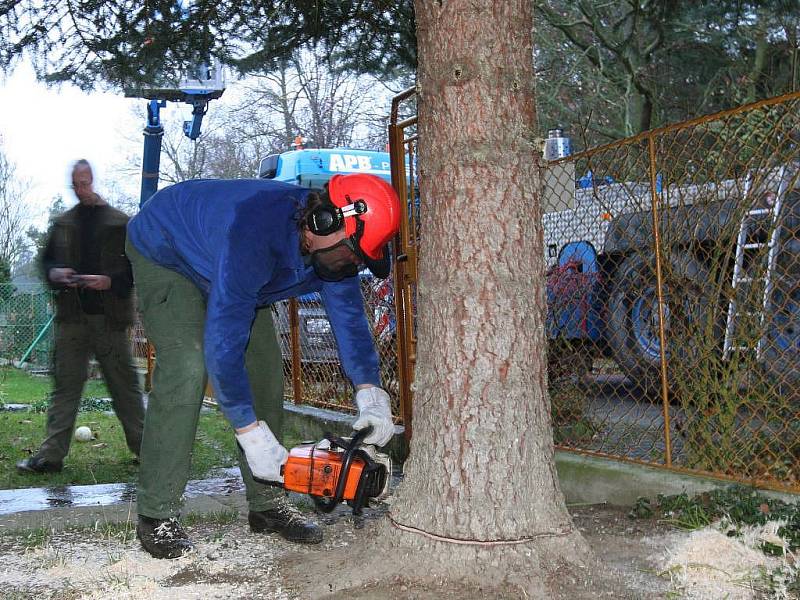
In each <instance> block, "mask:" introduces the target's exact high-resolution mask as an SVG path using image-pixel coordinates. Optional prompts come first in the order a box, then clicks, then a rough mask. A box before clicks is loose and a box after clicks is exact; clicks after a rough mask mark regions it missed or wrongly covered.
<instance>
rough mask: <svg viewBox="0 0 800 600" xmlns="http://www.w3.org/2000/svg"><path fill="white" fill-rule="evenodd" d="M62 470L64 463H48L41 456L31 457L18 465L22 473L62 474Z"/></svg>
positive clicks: (18, 469)
mask: <svg viewBox="0 0 800 600" xmlns="http://www.w3.org/2000/svg"><path fill="white" fill-rule="evenodd" d="M62 468H63V465H62V463H60V462H57V463H56V462H48V461H46V460H45V459H43V458H42V457H40V456H31V457H30V458H26V459H25V460H21V461H19V462H18V463H17V471H19V472H20V473H60V472H61V469H62Z"/></svg>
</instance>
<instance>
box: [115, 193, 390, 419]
mask: <svg viewBox="0 0 800 600" xmlns="http://www.w3.org/2000/svg"><path fill="white" fill-rule="evenodd" d="M308 192H309V190H308V189H306V188H302V187H299V186H296V185H291V184H288V183H283V182H279V181H272V180H265V179H239V180H217V179H201V180H190V181H185V182H182V183H178V184H175V185H172V186H170V187H168V188H165V189H163V190H160V191H159V192H157V193H156V194H155V195H153V197H152V198H150V199H149V200H148V201H147V202H146V203H145V205H144V206H143V207H142V209H141V210H140V212H139V214H137V215H136V216H135V217H133V218H132V219H131V221H130V223H129V225H128V239H129V241H130V242H131V243H132V244H133V246H134V247H135V248H136V249H137V250H138V251H139V252H140V253H141V254H142V255H143V256H144V257H146V258H148V259H149V260H151V261H153V262H154V263H156V264H158V265H161V266H162V267H166V268H168V269H172V270H173V271H177V272H178V273H180V274H181V275H183V276H185V277H187V278H188V279H190V280H191V281H192V282H194V284H195V285H197V287H198V288H200V290H201V291H202V292H203V294H204V296H205V297H206V300H207V310H206V321H205V338H204V353H205V362H206V369H207V371H208V376H209V378H210V380H211V383H212V385H213V386H214V392H215V394H216V396H217V400H218V402H219V404H220V407H221V409H222V411H223V413H224V414H225V416H226V417H227V418H228V420H229V421H230V422H231V424H232V425H233V426H234V427H243V426H245V425H248V424H249V423H252V422H253V421H255V420H256V417H255V413H254V411H253V399H252V393H251V390H250V382H249V380H248V378H247V372H246V371H245V360H244V359H245V349H246V348H247V342H248V340H249V337H250V328H251V325H252V323H253V319H254V318H255V311H256V308H258V307H261V306H264V305H267V304H272V303H273V302H276V301H278V300H285V299H287V298H291V297H294V296H300V295H302V294H307V293H309V292H320V295H321V297H322V301H323V303H324V305H325V310H326V311H327V313H328V318H329V319H330V323H331V327H332V329H333V333H334V336H335V337H336V343H337V347H338V352H339V359H340V360H341V363H342V368H343V369H344V372H345V374H346V375H347V377H348V378H349V379H350V381H351V383H352V384H353V385H359V384H364V383H371V384H373V385H380V375H379V368H378V356H377V354H376V352H375V347H374V345H373V342H372V333H371V331H370V327H369V324H368V322H367V319H366V316H365V313H364V303H363V299H362V296H361V288H360V284H359V278H358V277H347V278H345V279H343V280H342V281H338V282H328V281H322V280H321V279H319V277H317V276H316V274H315V273H314V269H313V268H311V267H310V266H306V264H305V262H304V260H303V256H302V255H301V254H300V231H299V229H298V225H297V214H298V211H299V210H300V209H302V208H303V207H304V206H305V202H306V197H307V195H308Z"/></svg>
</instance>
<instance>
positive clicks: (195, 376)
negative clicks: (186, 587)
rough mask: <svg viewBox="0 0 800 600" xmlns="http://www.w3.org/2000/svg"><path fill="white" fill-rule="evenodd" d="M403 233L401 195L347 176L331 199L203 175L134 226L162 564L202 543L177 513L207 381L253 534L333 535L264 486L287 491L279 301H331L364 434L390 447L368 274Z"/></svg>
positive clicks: (146, 448)
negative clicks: (229, 441)
mask: <svg viewBox="0 0 800 600" xmlns="http://www.w3.org/2000/svg"><path fill="white" fill-rule="evenodd" d="M398 226H399V203H398V199H397V195H396V194H395V192H394V190H393V189H392V187H391V186H390V185H389V184H388V183H386V182H385V181H383V180H382V179H380V178H379V177H375V176H373V175H367V174H360V173H359V174H352V175H336V176H334V177H333V178H331V180H330V182H329V185H328V190H327V191H326V192H324V193H322V194H317V193H315V192H311V191H310V190H308V189H305V188H301V187H298V186H294V185H290V184H286V183H282V182H277V181H271V180H193V181H186V182H183V183H179V184H176V185H173V186H171V187H168V188H166V189H163V190H161V191H159V192H158V193H157V194H155V195H154V196H153V197H152V198H151V199H150V200H149V201H148V202H147V203H146V204H145V205H144V206H143V207H142V209H141V211H140V212H139V214H138V215H136V216H135V217H134V218H133V219H132V220H131V222H130V224H129V226H128V243H127V254H128V256H129V258H130V261H131V264H132V265H133V273H134V280H135V282H136V286H137V294H138V299H139V309H140V311H141V313H142V320H143V323H144V327H145V332H146V334H147V337H148V339H149V340H150V342H151V343H152V344H153V345H154V347H155V352H156V361H157V363H156V369H155V372H154V374H153V388H152V391H151V392H150V397H149V402H148V407H147V413H146V417H145V428H144V438H143V440H142V451H141V466H140V469H139V489H138V495H137V504H138V513H139V522H138V526H137V535H138V537H139V539H140V541H141V543H142V546H143V547H144V548H145V550H147V551H148V552H149V553H150V554H151V555H153V556H155V557H157V558H176V557H178V556H181V555H182V554H184V553H185V552H186V551H187V550H190V549H191V548H192V544H191V542H190V541H189V539H188V537H187V536H186V533H185V532H184V531H183V530H182V528H181V527H180V525H179V523H178V521H177V516H178V513H179V511H180V508H181V496H182V494H183V491H184V488H185V486H186V482H187V480H188V477H189V467H190V462H191V450H192V445H193V443H194V438H195V433H196V430H197V418H198V414H199V411H200V407H201V404H202V398H203V391H204V389H205V384H206V378H205V376H206V373H207V375H208V377H210V379H211V383H212V386H213V388H214V392H215V395H216V398H217V401H218V403H219V405H220V408H221V409H222V412H223V413H224V415H225V417H226V418H227V419H228V421H229V422H230V423H231V425H232V426H233V428H234V430H235V432H236V439H237V441H238V444H239V447H240V449H241V453H240V468H241V471H242V478H243V480H244V482H245V487H246V490H247V500H248V505H249V511H250V512H249V516H248V521H249V523H250V528H251V531H254V532H279V533H280V534H281V535H283V537H285V538H286V539H288V540H291V541H295V542H305V543H317V542H319V541H321V540H322V531H321V530H320V528H319V526H318V525H316V524H315V523H313V522H311V521H308V520H307V519H306V518H305V517H303V516H302V515H301V514H300V513H299V511H297V509H295V508H294V507H293V506H292V505H291V504H289V503H288V502H287V500H286V496H285V493H284V492H282V491H281V490H279V489H276V487H275V486H273V485H268V484H265V483H264V482H281V481H282V480H283V477H282V475H281V473H280V470H281V467H282V465H283V464H284V463H285V462H286V458H287V456H288V452H287V451H286V449H285V448H284V447H283V446H282V445H281V443H280V441H279V437H280V435H281V421H282V406H283V373H282V360H281V353H280V348H279V346H278V342H277V338H276V336H275V330H274V326H273V323H272V314H271V309H270V307H269V305H270V304H272V303H273V302H276V301H278V300H283V299H286V298H290V297H293V296H300V295H302V294H307V293H309V292H314V291H317V292H319V293H320V295H321V297H322V300H323V303H324V304H325V308H326V311H327V313H328V317H329V319H330V322H331V326H332V329H333V332H334V335H335V337H336V341H337V346H338V350H339V357H340V360H341V363H342V367H343V369H344V372H345V374H346V375H347V377H348V378H349V379H350V382H351V383H352V385H353V386H354V388H355V390H356V396H355V402H356V405H357V406H358V410H359V412H358V418H357V419H356V421H355V423H354V424H353V427H354V429H362V428H365V427H368V426H371V427H372V433H371V434H370V435H369V436H368V437H367V439H366V440H365V441H366V443H368V444H376V445H384V444H386V443H387V442H388V441H389V439H391V436H392V433H393V432H394V425H393V422H392V418H391V412H390V408H389V396H388V394H387V393H386V392H385V391H384V390H382V389H381V388H380V376H379V367H378V357H377V354H376V352H375V348H374V345H373V342H372V335H371V332H370V327H369V324H368V322H367V319H366V317H365V314H364V306H363V300H362V296H361V290H360V285H359V278H358V271H359V269H361V268H363V267H364V266H366V267H368V268H369V269H370V270H371V271H372V273H373V274H374V275H375V276H377V277H386V276H387V275H388V273H389V253H388V247H387V243H388V242H389V240H390V239H391V238H392V237H393V236H394V235H395V233H396V232H397V230H398Z"/></svg>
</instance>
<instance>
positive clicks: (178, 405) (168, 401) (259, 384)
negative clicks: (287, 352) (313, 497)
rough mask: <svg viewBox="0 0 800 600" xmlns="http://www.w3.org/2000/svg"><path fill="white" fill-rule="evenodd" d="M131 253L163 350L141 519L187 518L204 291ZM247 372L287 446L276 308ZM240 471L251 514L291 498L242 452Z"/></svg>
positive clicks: (201, 374)
mask: <svg viewBox="0 0 800 600" xmlns="http://www.w3.org/2000/svg"><path fill="white" fill-rule="evenodd" d="M126 252H127V254H128V258H129V260H130V261H131V265H132V266H133V278H134V281H135V282H136V290H137V298H138V301H139V310H140V312H141V314H142V322H143V324H144V329H145V334H146V335H147V339H148V341H149V342H150V343H151V344H153V346H154V347H155V351H156V364H155V371H154V372H153V387H152V390H151V391H150V395H149V399H148V404H147V416H146V418H145V427H144V439H143V441H142V455H141V465H140V467H139V489H138V491H137V494H136V496H137V508H138V512H139V514H140V515H145V516H147V517H151V518H155V519H165V518H169V517H174V516H176V515H177V514H178V513H179V512H180V509H181V506H182V501H181V498H182V496H183V492H184V488H185V487H186V483H187V481H188V480H189V471H190V467H191V460H192V447H193V445H194V440H195V435H196V433H197V421H198V418H199V415H200V408H201V406H202V403H203V393H204V391H205V387H206V381H207V376H206V369H205V358H204V355H203V332H204V325H205V316H206V304H205V300H204V299H203V295H202V294H201V293H200V290H199V289H198V288H197V287H196V286H195V285H194V284H193V283H192V282H191V281H189V280H188V279H186V278H185V277H183V276H182V275H180V274H179V273H176V272H175V271H171V270H169V269H165V268H164V267H161V266H159V265H157V264H155V263H154V262H152V261H150V260H148V259H146V258H144V257H143V256H142V255H141V254H140V253H139V252H138V251H137V250H136V249H135V248H133V247H132V246H131V244H130V243H129V244H128V246H127V248H126ZM245 367H246V369H247V376H248V378H249V380H250V387H251V390H252V392H253V403H254V407H253V408H254V409H255V413H256V417H257V418H258V419H261V420H263V421H266V423H267V425H268V426H269V428H270V429H271V430H272V431H273V433H274V434H275V436H276V437H277V438H278V439H279V440H280V439H281V429H282V423H283V363H282V360H281V351H280V346H279V345H278V340H277V337H276V335H275V327H274V325H273V322H272V311H271V309H270V308H269V307H267V308H262V309H260V310H258V311H257V314H256V318H255V320H254V321H253V325H252V328H251V331H250V342H249V344H248V346H247V352H246V355H245ZM219 418H223V417H222V415H220V417H219ZM231 435H233V433H231ZM239 467H240V469H241V472H242V479H243V481H244V484H245V489H246V494H247V502H248V505H249V507H250V510H255V511H261V510H266V509H268V508H271V507H272V506H274V504H275V501H276V500H277V498H278V497H279V496H281V495H283V494H284V492H283V491H282V490H280V489H278V488H275V487H273V486H268V485H263V484H260V483H256V482H255V481H254V480H253V477H252V475H251V473H250V469H249V467H248V465H247V461H246V460H245V458H244V456H243V455H242V454H241V452H240V453H239Z"/></svg>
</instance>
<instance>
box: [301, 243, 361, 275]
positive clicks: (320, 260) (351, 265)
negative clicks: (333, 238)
mask: <svg viewBox="0 0 800 600" xmlns="http://www.w3.org/2000/svg"><path fill="white" fill-rule="evenodd" d="M361 264H362V261H361V259H360V258H359V256H358V254H357V253H356V252H355V251H354V249H353V243H352V242H351V241H350V240H349V239H347V238H345V239H343V240H342V241H340V242H337V243H336V244H334V245H333V246H329V247H327V248H322V249H321V250H315V251H314V252H312V253H311V266H312V267H314V272H315V273H316V274H317V277H319V278H320V279H322V280H323V281H341V280H342V279H344V278H345V277H355V276H356V275H358V269H359V267H360V266H361Z"/></svg>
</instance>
